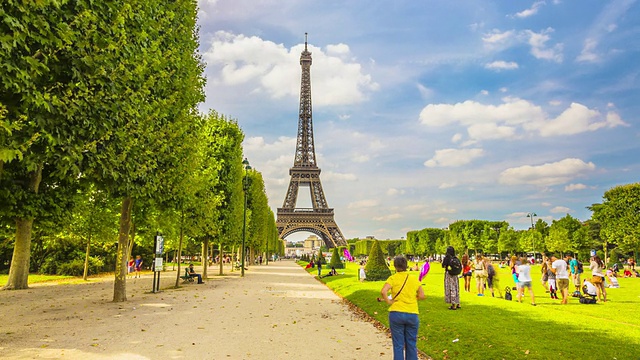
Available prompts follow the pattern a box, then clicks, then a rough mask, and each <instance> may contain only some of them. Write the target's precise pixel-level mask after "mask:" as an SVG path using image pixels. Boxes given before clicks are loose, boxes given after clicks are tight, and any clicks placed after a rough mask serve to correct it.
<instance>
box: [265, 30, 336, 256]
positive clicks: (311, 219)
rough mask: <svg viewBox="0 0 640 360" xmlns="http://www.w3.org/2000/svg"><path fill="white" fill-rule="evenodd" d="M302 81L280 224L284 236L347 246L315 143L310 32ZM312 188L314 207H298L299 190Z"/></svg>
mask: <svg viewBox="0 0 640 360" xmlns="http://www.w3.org/2000/svg"><path fill="white" fill-rule="evenodd" d="M300 66H301V67H302V84H301V85H300V112H299V116H298V141H297V144H296V156H295V159H294V162H293V167H292V168H291V169H289V175H291V180H290V181H289V189H288V190H287V194H286V195H285V198H284V204H283V205H282V207H281V208H278V214H277V220H276V225H277V227H278V233H279V235H280V238H281V239H284V238H285V237H287V236H289V235H291V234H293V233H295V232H300V231H307V232H311V233H314V234H316V235H318V236H320V237H321V238H322V239H323V240H324V243H325V244H326V245H327V247H328V248H333V247H336V246H346V245H347V242H346V240H345V239H344V236H343V235H342V232H341V231H340V228H339V227H338V224H336V221H335V220H334V218H333V209H332V208H329V206H328V205H327V199H325V197H324V191H322V183H321V182H320V168H319V167H318V164H317V163H316V150H315V148H314V145H313V120H312V111H311V52H309V51H308V50H307V33H305V34H304V51H303V52H302V54H301V55H300ZM307 186H308V187H309V191H310V192H311V203H312V204H313V208H297V207H296V202H297V200H298V190H299V189H300V187H307Z"/></svg>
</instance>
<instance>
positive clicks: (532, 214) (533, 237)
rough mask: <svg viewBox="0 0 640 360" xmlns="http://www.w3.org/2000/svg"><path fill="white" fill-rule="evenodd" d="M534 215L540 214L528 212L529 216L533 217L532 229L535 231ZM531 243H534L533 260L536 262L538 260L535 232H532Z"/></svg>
mask: <svg viewBox="0 0 640 360" xmlns="http://www.w3.org/2000/svg"><path fill="white" fill-rule="evenodd" d="M534 216H538V215H537V214H536V213H534V212H530V213H527V217H528V218H531V230H532V231H533V217H534ZM531 243H532V245H533V261H534V262H535V261H536V237H535V234H533V233H532V234H531Z"/></svg>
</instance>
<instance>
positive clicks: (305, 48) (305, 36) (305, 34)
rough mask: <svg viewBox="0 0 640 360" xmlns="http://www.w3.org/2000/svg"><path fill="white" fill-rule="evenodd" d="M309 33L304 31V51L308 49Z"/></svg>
mask: <svg viewBox="0 0 640 360" xmlns="http://www.w3.org/2000/svg"><path fill="white" fill-rule="evenodd" d="M307 35H308V34H307V33H304V51H307Z"/></svg>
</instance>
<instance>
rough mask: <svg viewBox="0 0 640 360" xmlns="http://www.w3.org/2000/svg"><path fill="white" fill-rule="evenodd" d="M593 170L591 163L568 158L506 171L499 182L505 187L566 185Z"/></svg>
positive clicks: (594, 167) (593, 166)
mask: <svg viewBox="0 0 640 360" xmlns="http://www.w3.org/2000/svg"><path fill="white" fill-rule="evenodd" d="M595 169H596V166H595V164H593V163H592V162H589V163H586V162H584V161H582V160H580V159H574V158H569V159H564V160H561V161H558V162H554V163H547V164H543V165H538V166H531V165H525V166H520V167H516V168H511V169H507V170H505V171H503V172H502V173H501V174H500V179H499V181H500V183H502V184H507V185H518V184H529V185H539V186H552V185H559V184H563V183H566V182H568V181H571V180H572V179H574V178H577V177H580V176H583V175H585V174H587V173H589V172H592V171H594V170H595Z"/></svg>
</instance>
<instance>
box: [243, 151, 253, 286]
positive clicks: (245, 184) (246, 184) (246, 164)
mask: <svg viewBox="0 0 640 360" xmlns="http://www.w3.org/2000/svg"><path fill="white" fill-rule="evenodd" d="M242 165H243V166H244V178H243V179H242V190H243V192H244V214H243V220H242V262H241V264H240V266H242V267H241V268H240V277H244V259H245V257H246V255H245V245H244V243H245V241H246V239H247V191H249V178H248V176H247V175H248V172H249V170H251V166H249V160H247V158H244V160H242Z"/></svg>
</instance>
